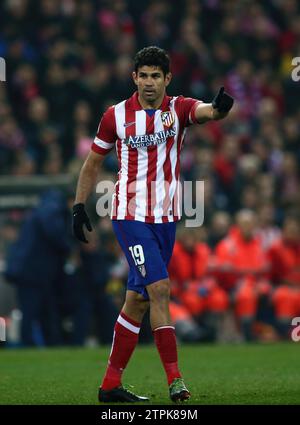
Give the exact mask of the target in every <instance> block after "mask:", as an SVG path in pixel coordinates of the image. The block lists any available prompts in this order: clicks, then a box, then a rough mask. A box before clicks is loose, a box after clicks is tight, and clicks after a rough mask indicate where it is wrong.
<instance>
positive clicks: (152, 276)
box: [112, 220, 176, 299]
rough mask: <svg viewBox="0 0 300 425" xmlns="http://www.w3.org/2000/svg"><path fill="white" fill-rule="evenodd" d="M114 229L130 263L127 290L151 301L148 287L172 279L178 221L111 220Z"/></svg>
mask: <svg viewBox="0 0 300 425" xmlns="http://www.w3.org/2000/svg"><path fill="white" fill-rule="evenodd" d="M112 226H113V229H114V232H115V234H116V237H117V239H118V241H119V244H120V246H121V248H122V250H123V252H124V254H125V255H126V258H127V261H128V264H129V269H130V270H129V275H128V281H127V289H130V290H132V291H135V292H138V293H140V294H142V295H143V296H144V297H145V298H146V299H149V297H148V293H147V289H146V286H147V285H150V283H154V282H157V281H158V280H161V279H166V278H168V276H169V275H168V270H167V267H168V264H169V261H170V259H171V256H172V252H173V247H174V242H175V234H176V222H172V223H153V224H152V223H144V222H142V221H134V220H112Z"/></svg>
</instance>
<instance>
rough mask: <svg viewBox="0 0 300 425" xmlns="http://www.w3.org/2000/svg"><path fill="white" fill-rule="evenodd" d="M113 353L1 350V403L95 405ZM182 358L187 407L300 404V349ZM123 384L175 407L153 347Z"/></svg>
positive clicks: (227, 349)
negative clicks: (188, 391)
mask: <svg viewBox="0 0 300 425" xmlns="http://www.w3.org/2000/svg"><path fill="white" fill-rule="evenodd" d="M109 351H110V347H104V348H103V347H101V348H98V349H94V348H93V349H81V348H80V349H65V348H61V349H40V350H29V349H20V350H0V404H97V387H98V385H99V383H100V380H101V377H102V375H103V373H104V370H105V366H106V362H107V356H108V354H109ZM179 359H180V366H181V369H182V372H183V375H184V378H185V381H186V384H187V386H188V387H189V389H190V391H191V393H192V398H191V401H190V402H188V403H186V404H199V405H200V404H300V375H299V361H300V343H276V344H275V343H274V344H266V345H260V344H251V345H189V346H184V345H182V346H179ZM123 382H124V384H130V385H131V386H132V387H129V389H131V390H132V391H136V392H137V393H138V394H140V395H148V396H150V398H151V401H150V404H151V403H152V404H171V402H170V400H169V398H168V387H167V384H166V379H165V374H164V371H163V369H162V366H161V364H160V360H159V356H158V353H157V351H156V348H155V347H154V346H140V347H138V348H137V349H136V351H135V353H134V355H133V358H132V359H131V361H130V363H129V365H128V367H127V369H126V371H125V373H124V379H123ZM147 404H149V403H147Z"/></svg>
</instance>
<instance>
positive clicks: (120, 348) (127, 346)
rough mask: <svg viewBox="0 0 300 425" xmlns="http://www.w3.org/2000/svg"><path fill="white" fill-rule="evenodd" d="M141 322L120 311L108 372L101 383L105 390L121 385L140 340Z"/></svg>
mask: <svg viewBox="0 0 300 425" xmlns="http://www.w3.org/2000/svg"><path fill="white" fill-rule="evenodd" d="M140 326H141V324H140V323H138V322H136V321H134V320H132V319H130V318H129V317H128V316H126V314H124V313H123V312H121V313H120V315H119V317H118V319H117V322H116V325H115V331H114V338H113V342H112V348H111V352H110V356H109V360H108V365H107V369H106V373H105V376H104V379H103V382H102V385H101V388H102V389H103V390H111V389H112V388H115V387H119V386H120V385H121V378H122V373H123V370H124V369H125V367H126V366H127V363H128V361H129V359H130V357H131V354H132V353H133V350H134V349H135V346H136V344H137V342H138V338H139V332H140Z"/></svg>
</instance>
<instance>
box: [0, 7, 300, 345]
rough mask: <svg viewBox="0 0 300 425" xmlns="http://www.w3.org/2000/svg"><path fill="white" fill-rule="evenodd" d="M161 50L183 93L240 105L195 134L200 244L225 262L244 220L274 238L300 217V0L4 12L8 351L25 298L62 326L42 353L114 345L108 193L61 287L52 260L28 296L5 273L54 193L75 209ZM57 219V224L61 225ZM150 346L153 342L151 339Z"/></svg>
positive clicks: (3, 261) (186, 166)
mask: <svg viewBox="0 0 300 425" xmlns="http://www.w3.org/2000/svg"><path fill="white" fill-rule="evenodd" d="M147 45H158V46H160V47H162V48H165V49H166V50H167V51H168V52H169V54H170V58H171V67H172V73H173V80H172V83H171V85H170V87H169V88H168V93H169V94H171V95H179V94H183V95H185V96H191V97H195V98H199V99H202V100H204V101H206V102H209V101H211V99H212V97H213V96H214V94H215V93H216V92H217V90H218V88H219V87H220V86H221V85H225V88H226V90H227V91H228V92H229V93H230V94H231V95H232V96H233V97H234V98H235V106H234V109H233V111H232V112H231V114H230V116H229V117H228V118H226V120H224V121H218V122H211V123H208V124H206V125H204V126H197V127H196V126H195V127H193V128H190V129H189V131H188V133H187V138H186V144H185V148H184V151H183V154H182V178H183V179H184V180H205V223H204V226H202V227H201V229H200V230H198V231H197V232H196V233H197V238H199V241H203V242H205V243H207V244H208V245H209V246H210V247H211V248H212V249H213V248H214V247H215V245H216V242H217V241H218V240H219V239H220V235H221V236H225V234H226V232H227V231H228V229H229V227H230V225H232V224H233V220H234V215H235V214H236V213H237V212H238V211H240V210H241V209H243V208H249V209H252V210H254V211H256V212H257V214H258V224H259V225H260V226H261V230H262V231H266V232H267V233H266V234H267V235H268V237H270V238H271V239H272V238H273V237H275V236H276V235H278V232H280V228H281V226H282V223H283V220H284V218H285V216H286V214H287V213H290V212H292V213H293V214H299V213H300V176H299V159H300V143H299V142H300V140H299V118H300V111H299V102H298V99H299V94H300V90H299V87H300V86H299V83H297V82H295V81H293V80H292V77H291V73H292V69H293V68H292V65H291V62H292V58H293V57H295V56H298V55H299V48H300V10H299V4H298V2H297V1H296V0H287V1H283V0H266V1H263V2H261V1H250V0H249V1H248V0H242V1H238V2H237V1H233V0H224V1H221V0H203V1H200V0H199V1H197V0H185V1H184V0H181V1H180V0H179V1H176V3H175V2H172V1H166V0H165V1H164V0H160V1H143V0H140V1H134V0H127V1H126V0H111V1H101V0H98V1H97V0H94V1H92V0H89V1H87V0H76V1H75V0H61V1H56V0H41V1H32V0H6V1H3V2H1V5H0V56H1V57H3V58H5V61H6V81H5V82H1V83H0V188H1V189H0V223H1V229H0V316H1V317H5V318H6V319H7V331H8V341H7V343H6V346H7V347H10V346H19V345H22V342H21V341H20V324H21V315H20V305H19V303H18V299H19V297H21V298H22V299H23V302H24V303H25V304H26V305H27V306H28V303H29V304H30V302H28V299H29V300H31V302H32V304H34V303H36V304H38V307H36V306H35V307H36V308H40V309H42V310H43V311H44V312H45V315H44V317H43V318H42V319H43V320H46V322H48V323H46V328H47V325H49V322H51V326H52V324H53V323H54V322H55V323H56V325H57V327H56V328H55V331H54V337H53V338H52V339H51V338H50V339H49V341H48V340H47V338H45V335H43V332H42V329H41V324H40V323H35V326H34V328H33V343H34V345H37V346H43V345H61V344H66V345H69V344H74V345H84V344H95V343H96V344H98V343H103V344H106V343H109V342H110V340H111V336H112V327H113V323H114V320H115V317H116V314H117V312H118V308H119V306H120V305H121V302H122V299H123V296H124V282H125V281H126V273H127V269H126V264H125V263H124V260H123V258H122V256H121V253H120V250H119V248H118V246H117V244H116V242H115V238H114V235H113V233H112V231H111V225H110V221H109V219H101V220H98V219H97V216H96V214H95V202H96V201H97V194H96V193H94V195H93V197H92V199H91V202H90V213H91V214H92V215H93V221H94V228H95V229H96V231H95V232H94V234H93V235H89V237H90V238H91V242H90V244H89V245H87V246H79V244H76V242H75V241H74V240H72V238H71V235H68V234H67V233H68V232H67V229H68V228H69V227H68V226H66V227H65V229H66V231H65V234H64V235H61V238H62V239H64V238H65V240H66V243H70V244H71V246H70V251H69V252H68V254H67V255H65V257H61V258H63V261H62V264H61V276H60V278H57V279H56V281H55V282H56V284H55V288H50V287H49V285H50V284H49V283H48V281H47V279H46V277H45V276H47V274H48V272H47V270H48V269H51V267H52V266H51V264H52V263H51V261H50V260H49V262H47V261H46V262H44V263H42V269H43V270H44V273H45V274H43V273H41V274H40V275H39V276H38V280H39V281H40V283H41V286H40V287H39V286H36V287H28V288H27V287H26V285H25V286H24V287H22V288H20V286H15V285H13V284H11V283H9V282H7V280H6V279H5V276H4V272H5V270H6V266H7V258H8V253H9V251H10V248H11V247H12V246H13V243H14V241H15V240H16V239H18V237H19V231H20V228H21V227H22V223H23V222H24V219H25V217H26V216H27V213H28V212H29V211H30V210H31V209H32V208H33V207H34V206H36V205H37V204H38V202H40V201H39V199H40V196H41V194H42V193H43V192H44V191H45V190H48V189H51V188H56V189H59V190H60V191H62V193H65V194H66V195H67V198H68V199H69V201H70V196H71V193H72V189H73V190H74V182H75V181H76V179H77V177H78V173H79V170H80V167H81V165H82V163H83V160H84V158H85V157H86V155H87V153H88V151H89V148H90V145H91V142H92V140H93V137H94V135H95V132H96V129H97V125H98V122H99V118H100V117H101V114H102V113H103V112H104V110H105V109H106V108H107V107H108V106H109V105H112V104H114V103H116V102H118V101H120V100H122V99H124V98H126V97H128V96H130V95H131V93H132V91H133V90H134V85H133V83H132V80H131V71H132V65H133V62H132V59H133V56H134V54H135V52H136V51H137V50H138V49H140V48H142V47H144V46H147ZM116 170H117V162H116V157H115V154H111V155H109V157H108V158H107V159H106V160H105V166H104V170H103V172H102V175H101V179H112V180H114V179H115V172H116ZM43 202H47V201H43ZM67 205H68V204H67V203H66V205H65V207H66V206H67ZM69 206H70V203H69ZM45 210H47V203H44V204H41V207H40V213H41V214H43V211H45ZM220 212H221V214H220ZM43 218H44V219H45V220H48V223H51V221H52V218H51V215H50V216H49V217H47V216H45V217H43ZM66 220H67V218H66ZM263 223H264V224H263ZM263 227H264V228H263ZM54 232H55V230H54ZM30 234H31V233H30V231H29V233H28V234H27V240H30ZM52 236H54V237H55V236H57V234H56V235H55V234H54V235H52ZM42 243H43V242H41V244H42ZM266 243H269V242H268V241H267V242H266ZM39 255H42V254H41V253H40V252H39V251H37V252H36V253H34V254H33V255H32V256H31V258H34V261H39ZM58 255H59V256H60V251H58ZM41 261H44V259H43V260H41ZM28 267H30V265H29V263H28ZM43 280H45V282H46V281H47V282H46V283H45V285H44V284H43ZM43 285H44V286H43ZM42 287H43V289H41V288H42ZM45 288H46V289H45ZM47 291H48V292H47ZM49 294H50V296H49ZM299 313H300V312H299ZM104 318H105V319H104ZM104 321H105V326H103V323H104ZM267 322H268V320H267ZM230 326H231V328H230ZM232 326H233V325H232V322H231V324H230V323H229V324H228V327H229V328H230V329H229V328H226V331H227V338H228V340H229V341H232V340H237V341H239V340H240V337H241V335H240V334H239V329H237V328H236V327H235V328H234V329H233V327H234V326H233V327H232ZM228 329H229V330H228ZM223 330H224V329H223ZM48 331H49V329H48ZM56 331H57V333H56V334H55V332H56ZM260 331H261V333H260V335H259V337H260V338H261V339H270V340H276V339H278V338H279V336H278V335H277V334H276V332H275V333H274V332H273V330H272V329H270V327H269V326H267V327H266V328H263V330H262V329H260ZM49 332H50V331H49ZM228 332H229V333H228ZM221 339H222V338H221ZM142 340H144V341H145V342H149V341H150V340H151V335H149V331H147V327H145V328H144V331H143V334H142ZM199 340H201V338H199ZM2 346H3V344H2Z"/></svg>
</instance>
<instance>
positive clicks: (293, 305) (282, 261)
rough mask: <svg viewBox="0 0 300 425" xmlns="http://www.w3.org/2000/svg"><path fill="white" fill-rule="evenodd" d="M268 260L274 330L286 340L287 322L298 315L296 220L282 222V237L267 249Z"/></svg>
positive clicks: (299, 236) (299, 226)
mask: <svg viewBox="0 0 300 425" xmlns="http://www.w3.org/2000/svg"><path fill="white" fill-rule="evenodd" d="M269 258H270V262H271V279H272V282H273V283H274V285H275V290H274V292H273V296H272V302H273V305H274V309H275V316H276V319H277V326H278V330H279V332H280V335H281V336H282V337H283V338H289V330H290V325H291V320H292V318H293V317H297V316H299V315H300V221H299V219H298V218H297V217H296V216H287V217H286V219H285V220H284V224H283V230H282V237H281V238H279V239H278V240H277V241H275V242H274V243H273V244H272V245H271V247H270V249H269Z"/></svg>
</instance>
